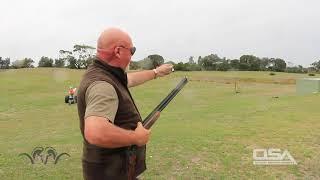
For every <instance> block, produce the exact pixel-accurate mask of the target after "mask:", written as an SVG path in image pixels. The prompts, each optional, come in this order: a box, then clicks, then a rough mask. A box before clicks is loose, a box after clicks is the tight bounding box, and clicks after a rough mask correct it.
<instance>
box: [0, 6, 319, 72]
mask: <svg viewBox="0 0 320 180" xmlns="http://www.w3.org/2000/svg"><path fill="white" fill-rule="evenodd" d="M319 7H320V1H319V0H190V1H189V0H188V1H187V0H176V1H174V0H136V1H133V0H129V1H125V0H120V1H118V0H114V1H110V0H50V1H46V0H37V1H36V0H28V1H23V0H19V1H18V0H10V1H9V0H1V1H0V56H2V57H11V59H13V60H15V59H20V58H24V57H31V58H34V59H35V60H36V61H38V59H39V58H40V57H41V56H49V57H52V58H57V57H58V52H59V50H60V49H65V50H71V49H72V47H73V45H74V44H76V43H77V44H87V45H92V46H95V45H96V40H97V37H98V36H99V34H100V32H101V31H102V30H103V29H105V28H106V27H110V26H115V27H120V28H122V29H124V30H125V31H127V32H128V33H129V34H130V35H131V36H132V39H133V42H134V45H135V46H136V47H137V52H136V54H135V55H134V56H133V60H140V59H142V58H144V57H146V56H148V55H149V54H160V55H162V56H163V57H164V58H165V59H166V60H174V61H184V62H186V61H187V59H188V57H189V56H191V55H192V56H195V57H196V59H197V57H198V56H199V55H201V56H205V55H208V54H211V53H214V54H218V55H219V56H220V57H227V58H232V59H233V58H239V57H240V56H241V55H243V54H253V55H256V56H259V57H279V58H283V59H285V60H286V61H290V62H293V63H294V64H302V65H305V66H307V65H309V64H310V63H312V62H314V61H316V60H320V48H319V47H320V10H319Z"/></svg>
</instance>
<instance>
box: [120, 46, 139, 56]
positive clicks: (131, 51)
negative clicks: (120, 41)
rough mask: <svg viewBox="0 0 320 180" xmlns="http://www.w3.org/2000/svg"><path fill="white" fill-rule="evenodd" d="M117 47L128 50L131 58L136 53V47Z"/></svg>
mask: <svg viewBox="0 0 320 180" xmlns="http://www.w3.org/2000/svg"><path fill="white" fill-rule="evenodd" d="M119 47H122V48H125V49H128V50H129V51H130V53H131V55H132V56H133V55H134V53H135V52H136V47H134V46H133V47H132V48H127V47H125V46H119Z"/></svg>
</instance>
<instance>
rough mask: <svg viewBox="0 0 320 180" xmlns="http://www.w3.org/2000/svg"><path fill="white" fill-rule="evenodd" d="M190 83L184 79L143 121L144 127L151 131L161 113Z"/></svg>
mask: <svg viewBox="0 0 320 180" xmlns="http://www.w3.org/2000/svg"><path fill="white" fill-rule="evenodd" d="M187 83H188V79H187V78H186V77H184V78H183V79H182V80H181V81H180V82H179V84H178V85H177V86H176V87H175V88H174V89H173V90H172V91H171V92H170V93H169V94H168V95H167V97H165V98H164V99H163V100H162V101H161V102H160V104H159V105H158V106H157V107H156V108H154V110H153V111H152V112H151V113H150V114H149V115H148V116H147V117H146V118H145V119H144V120H143V121H142V124H143V127H144V128H146V129H150V128H151V127H152V125H153V124H154V123H155V122H156V121H157V119H158V117H159V115H160V112H161V111H162V110H163V109H164V108H165V107H167V105H168V104H169V103H170V101H171V100H172V99H173V98H174V97H175V96H176V95H177V94H178V93H179V91H180V90H181V89H182V88H183V87H184V85H186V84H187Z"/></svg>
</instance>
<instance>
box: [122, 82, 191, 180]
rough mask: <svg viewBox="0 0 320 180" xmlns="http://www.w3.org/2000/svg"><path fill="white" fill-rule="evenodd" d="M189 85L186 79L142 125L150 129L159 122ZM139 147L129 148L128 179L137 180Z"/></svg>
mask: <svg viewBox="0 0 320 180" xmlns="http://www.w3.org/2000/svg"><path fill="white" fill-rule="evenodd" d="M187 83H188V79H187V78H186V77H184V78H183V79H182V80H181V81H180V82H179V84H178V85H177V87H175V88H174V89H173V90H172V91H171V92H170V93H169V94H168V95H167V97H165V98H164V99H163V100H162V101H161V102H160V104H159V105H158V106H157V107H156V108H154V110H153V111H152V112H151V113H150V114H149V115H148V116H147V117H146V118H145V119H144V120H143V121H142V125H143V127H144V128H146V129H150V128H151V127H152V125H153V124H154V123H155V122H156V121H157V119H158V117H159V116H160V112H161V111H162V110H163V109H164V108H165V107H167V105H168V104H169V103H170V101H171V100H172V99H173V98H174V97H175V96H176V95H177V94H178V93H179V91H180V90H181V89H182V88H183V87H184V85H186V84H187ZM136 151H137V146H136V145H132V146H129V148H128V151H127V157H128V160H129V166H128V179H130V180H131V179H135V177H134V174H135V166H136V159H137V155H136Z"/></svg>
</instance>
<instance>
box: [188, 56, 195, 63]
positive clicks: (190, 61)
mask: <svg viewBox="0 0 320 180" xmlns="http://www.w3.org/2000/svg"><path fill="white" fill-rule="evenodd" d="M189 64H195V62H194V60H193V56H190V57H189Z"/></svg>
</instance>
